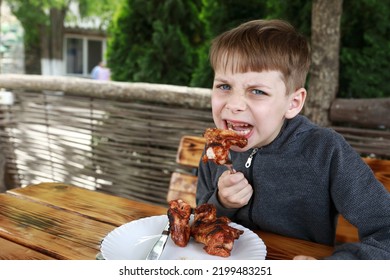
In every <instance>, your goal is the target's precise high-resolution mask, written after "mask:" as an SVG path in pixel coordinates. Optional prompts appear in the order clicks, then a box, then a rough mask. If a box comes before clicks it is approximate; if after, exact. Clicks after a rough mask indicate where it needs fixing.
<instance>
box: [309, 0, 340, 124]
mask: <svg viewBox="0 0 390 280" xmlns="http://www.w3.org/2000/svg"><path fill="white" fill-rule="evenodd" d="M342 3H343V0H313V6H312V35H311V36H312V42H311V45H312V65H311V70H310V76H309V84H308V96H307V101H306V106H305V109H304V114H305V115H306V116H307V117H308V118H309V119H311V120H312V121H313V122H315V123H317V124H319V125H323V126H328V125H330V120H329V108H330V106H331V103H332V101H333V100H334V99H335V97H336V94H337V90H338V84H339V51H340V19H341V14H342Z"/></svg>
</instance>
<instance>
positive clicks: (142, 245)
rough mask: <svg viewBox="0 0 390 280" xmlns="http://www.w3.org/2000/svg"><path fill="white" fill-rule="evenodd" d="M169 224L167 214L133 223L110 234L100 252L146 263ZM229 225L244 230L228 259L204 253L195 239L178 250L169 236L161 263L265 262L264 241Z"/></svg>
mask: <svg viewBox="0 0 390 280" xmlns="http://www.w3.org/2000/svg"><path fill="white" fill-rule="evenodd" d="M167 222H168V217H167V215H161V216H152V217H148V218H143V219H139V220H135V221H132V222H130V223H127V224H124V225H122V226H120V227H117V228H116V229H114V230H113V231H111V232H110V233H109V234H108V235H107V236H106V237H105V238H104V239H103V241H102V244H101V248H100V249H101V253H102V255H103V258H104V259H106V260H144V259H145V258H146V256H147V254H148V252H149V251H150V249H151V248H152V246H153V245H154V243H155V242H156V241H157V239H158V238H159V237H160V234H161V232H162V230H163V229H164V226H165V225H166V223H167ZM230 226H232V227H235V228H238V229H241V230H244V233H243V234H242V235H241V236H240V238H239V239H236V240H235V242H234V246H233V250H232V251H231V255H230V257H228V258H223V257H218V256H212V255H209V254H207V253H206V252H205V251H204V250H203V246H204V245H203V244H201V243H197V242H195V241H194V239H193V238H191V239H190V242H189V243H188V245H187V246H186V247H179V246H177V245H175V243H173V241H172V239H171V238H170V237H169V238H168V241H167V244H166V245H165V249H164V251H163V253H162V255H161V257H160V259H162V260H225V259H232V260H264V259H265V256H266V254H267V250H266V247H265V244H264V242H263V241H262V240H261V239H260V238H259V236H258V235H257V234H255V233H254V232H253V231H251V230H249V229H247V228H245V227H243V226H241V225H238V224H236V223H230Z"/></svg>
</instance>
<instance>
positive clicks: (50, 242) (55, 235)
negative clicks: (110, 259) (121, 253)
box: [0, 194, 115, 260]
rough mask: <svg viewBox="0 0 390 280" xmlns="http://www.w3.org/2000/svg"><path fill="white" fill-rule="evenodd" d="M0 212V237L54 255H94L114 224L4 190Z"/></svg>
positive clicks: (70, 256)
mask: <svg viewBox="0 0 390 280" xmlns="http://www.w3.org/2000/svg"><path fill="white" fill-rule="evenodd" d="M0 213H1V214H0V237H3V238H6V239H8V240H10V241H13V242H16V243H18V244H21V245H23V246H26V247H29V248H32V249H34V250H35V251H38V252H41V253H43V254H47V255H48V256H50V257H53V258H56V259H75V260H77V259H94V258H95V256H96V254H97V253H98V252H99V248H100V242H101V240H102V239H103V238H104V236H106V235H107V234H108V233H109V232H110V231H112V230H113V229H114V228H115V226H113V225H111V224H106V223H102V222H99V221H96V220H93V219H89V218H87V217H85V216H83V215H80V214H77V213H73V212H68V211H64V210H61V209H59V208H55V207H48V206H47V205H44V204H41V203H37V202H34V201H31V200H27V199H21V198H20V197H15V196H11V195H5V194H1V195H0ZM102 213H103V212H102Z"/></svg>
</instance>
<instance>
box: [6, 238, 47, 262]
mask: <svg viewBox="0 0 390 280" xmlns="http://www.w3.org/2000/svg"><path fill="white" fill-rule="evenodd" d="M0 248H1V249H0V260H53V259H54V258H52V257H49V256H47V255H45V254H42V253H40V252H37V251H35V250H32V249H30V248H27V247H24V246H22V245H19V244H17V243H14V242H12V241H9V240H7V239H4V238H0Z"/></svg>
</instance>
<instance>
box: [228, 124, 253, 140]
mask: <svg viewBox="0 0 390 280" xmlns="http://www.w3.org/2000/svg"><path fill="white" fill-rule="evenodd" d="M226 126H227V128H228V129H229V130H231V131H234V132H235V133H237V134H239V135H242V136H247V135H249V133H250V132H251V131H252V128H253V126H252V125H250V124H247V123H241V122H232V121H226Z"/></svg>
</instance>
